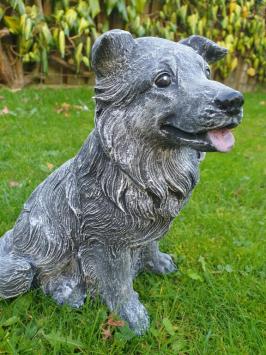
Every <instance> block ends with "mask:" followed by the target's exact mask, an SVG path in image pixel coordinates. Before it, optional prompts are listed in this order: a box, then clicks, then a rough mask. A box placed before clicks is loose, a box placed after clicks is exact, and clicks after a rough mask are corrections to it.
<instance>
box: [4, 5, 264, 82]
mask: <svg viewBox="0 0 266 355" xmlns="http://www.w3.org/2000/svg"><path fill="white" fill-rule="evenodd" d="M265 14H266V5H265V2H264V1H261V0H248V1H247V0H231V1H227V0H210V1H203V0H200V1H197V0H192V1H189V0H162V1H160V2H159V1H155V0H107V1H100V0H89V1H83V0H73V1H68V0H56V1H53V0H43V1H41V0H37V1H36V0H35V1H30V0H28V1H27V0H25V1H23V0H10V1H2V2H1V5H0V79H1V77H2V81H6V82H8V81H10V80H11V81H12V80H13V81H14V80H15V79H16V76H17V77H20V76H21V74H20V75H19V71H22V70H23V65H22V63H40V65H41V68H42V71H43V72H44V73H47V72H48V68H49V66H48V59H49V57H50V56H52V57H53V59H54V60H57V61H58V62H59V63H61V64H64V65H65V66H67V67H69V68H72V69H73V68H75V70H76V71H77V72H79V71H81V72H84V71H86V68H90V60H89V58H90V50H91V45H92V43H93V41H94V40H95V38H96V37H97V36H98V35H99V34H101V33H102V32H105V31H107V30H109V29H111V28H114V27H120V28H124V29H127V30H129V31H130V32H132V33H133V34H135V35H136V36H144V35H152V36H161V37H164V38H168V39H171V40H178V39H180V38H184V37H186V36H188V35H191V34H199V35H202V36H206V37H208V38H211V39H213V40H214V41H216V42H218V43H219V44H221V45H222V46H225V47H227V48H228V50H229V55H228V56H227V58H226V60H225V61H223V62H221V63H219V64H217V65H216V67H215V72H216V75H218V76H219V77H220V78H222V79H223V78H226V77H227V76H228V75H229V74H230V73H231V72H232V71H234V70H235V69H236V68H237V66H238V65H239V64H240V62H241V63H243V62H244V63H246V64H247V75H249V76H251V77H255V78H256V79H257V81H259V82H263V81H265V77H266V58H265V52H266V36H265ZM1 58H2V59H1ZM3 58H4V59H5V60H4V59H3ZM10 59H12V60H13V62H15V63H20V65H16V66H15V67H14V66H13V68H12V69H13V71H14V70H15V74H16V75H15V74H14V73H13V76H12V74H10V73H9V76H10V77H11V79H9V80H8V78H6V76H7V72H8V71H9V70H8V69H7V68H6V65H9V66H10ZM1 63H2V65H1ZM24 67H25V65H24ZM87 70H88V69H87ZM16 72H17V73H16ZM14 78H15V79H14ZM20 80H21V78H20ZM24 81H25V80H24ZM18 85H19V84H18Z"/></svg>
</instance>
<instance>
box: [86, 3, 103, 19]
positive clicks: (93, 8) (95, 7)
mask: <svg viewBox="0 0 266 355" xmlns="http://www.w3.org/2000/svg"><path fill="white" fill-rule="evenodd" d="M89 5H90V12H91V16H92V18H94V17H95V16H97V15H98V13H99V12H100V11H101V9H100V4H99V0H90V1H89Z"/></svg>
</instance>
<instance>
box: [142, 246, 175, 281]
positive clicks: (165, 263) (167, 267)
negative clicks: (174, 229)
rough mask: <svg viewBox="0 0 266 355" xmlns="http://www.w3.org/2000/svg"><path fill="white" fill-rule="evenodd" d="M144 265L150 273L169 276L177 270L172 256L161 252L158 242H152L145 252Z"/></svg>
mask: <svg viewBox="0 0 266 355" xmlns="http://www.w3.org/2000/svg"><path fill="white" fill-rule="evenodd" d="M143 255H144V256H143V257H144V260H143V264H144V267H145V268H146V269H148V270H149V271H152V272H155V273H158V274H167V273H169V272H174V271H176V270H177V267H176V265H175V264H174V262H173V260H172V258H171V256H170V255H168V254H166V253H162V252H161V251H160V250H159V245H158V242H156V241H153V242H150V243H149V244H148V245H147V246H146V248H145V250H144V254H143Z"/></svg>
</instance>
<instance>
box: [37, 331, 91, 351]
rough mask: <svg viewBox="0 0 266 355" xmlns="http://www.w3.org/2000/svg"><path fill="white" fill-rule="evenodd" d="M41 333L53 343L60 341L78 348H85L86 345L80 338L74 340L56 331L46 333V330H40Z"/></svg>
mask: <svg viewBox="0 0 266 355" xmlns="http://www.w3.org/2000/svg"><path fill="white" fill-rule="evenodd" d="M39 334H40V335H42V336H43V337H44V338H45V339H46V340H48V342H49V343H50V344H51V345H54V344H57V343H60V344H65V345H69V346H73V347H75V348H78V349H85V345H84V344H83V343H81V342H80V341H78V340H74V339H72V338H70V337H63V336H61V335H58V334H56V333H50V334H44V332H40V333H39Z"/></svg>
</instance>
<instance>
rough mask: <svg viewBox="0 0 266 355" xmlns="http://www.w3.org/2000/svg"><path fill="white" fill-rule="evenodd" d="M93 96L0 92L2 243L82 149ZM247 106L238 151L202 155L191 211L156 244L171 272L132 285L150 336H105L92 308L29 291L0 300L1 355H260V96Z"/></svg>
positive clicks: (265, 268)
mask: <svg viewBox="0 0 266 355" xmlns="http://www.w3.org/2000/svg"><path fill="white" fill-rule="evenodd" d="M92 94H93V92H92V90H91V89H89V88H86V87H83V88H74V89H62V88H60V89H51V88H43V89H36V88H29V89H25V90H22V91H19V92H14V93H13V92H9V91H7V90H4V89H2V90H0V112H2V114H1V115H0V136H1V139H0V236H1V235H3V234H4V232H5V231H6V230H8V229H9V228H11V227H12V226H13V224H14V222H15V220H16V218H17V216H18V214H19V212H20V210H21V208H22V206H23V203H24V202H25V200H26V199H27V197H28V196H29V195H30V193H31V191H32V190H33V189H34V188H35V187H36V186H37V185H38V184H39V183H40V182H41V181H42V180H43V179H45V177H46V176H47V175H48V174H49V173H51V172H52V171H53V169H55V168H56V167H58V166H59V165H60V164H62V163H63V162H64V161H66V160H67V159H69V158H70V157H72V156H73V155H75V154H76V152H77V151H78V150H79V148H80V146H81V144H82V142H83V141H84V139H85V137H86V136H87V135H88V133H89V131H90V130H91V129H92V127H93V111H94V102H93V99H92V98H91V97H92ZM245 100H246V103H245V115H244V120H243V123H242V124H241V126H240V127H239V128H237V129H236V131H235V135H236V146H235V148H234V149H233V151H232V152H231V153H230V154H218V153H209V154H208V155H207V157H206V159H205V161H204V162H203V163H202V167H201V181H200V183H199V185H198V186H197V188H196V190H195V191H194V193H193V196H192V198H191V200H190V202H189V203H188V205H187V206H186V208H185V209H184V210H183V211H182V212H181V214H180V216H179V217H178V218H176V220H175V222H174V225H173V227H172V228H171V230H170V232H169V233H168V235H167V236H166V238H165V239H163V240H162V241H161V248H162V250H163V251H167V252H168V253H170V254H171V255H172V256H173V259H174V260H175V262H176V263H177V264H178V265H179V271H178V272H176V273H174V274H171V275H167V276H158V275H152V274H142V275H140V276H139V277H138V278H137V279H136V281H135V289H136V290H137V291H138V292H139V294H140V298H141V300H142V301H143V303H144V304H145V306H146V307H147V309H148V311H149V313H150V316H151V328H150V330H149V332H148V333H147V334H146V335H144V336H143V337H133V336H132V333H131V332H130V331H129V330H128V328H127V327H117V326H110V328H111V329H110V330H111V336H110V334H109V337H108V339H104V336H103V329H105V330H108V327H107V325H106V324H107V321H108V316H109V314H108V310H107V308H106V307H105V306H103V305H102V304H101V302H100V301H99V300H96V301H94V302H93V301H90V300H87V302H86V304H85V306H84V307H83V309H81V310H72V309H70V308H69V307H67V306H64V307H60V306H58V305H56V304H55V303H54V302H53V300H52V299H50V298H48V297H45V296H44V295H43V294H42V293H41V292H40V290H33V291H31V292H29V293H27V294H25V295H22V296H20V297H18V298H16V299H12V300H8V301H4V300H1V301H0V354H42V355H43V354H72V353H78V352H80V353H84V354H200V355H201V354H211V355H212V354H230V355H232V354H241V355H242V354H250V355H251V354H252V355H253V354H266V333H265V329H266V327H265V323H266V317H265V309H266V307H265V295H266V282H265V278H266V265H265V255H266V245H265V227H266V220H265V214H266V208H265V207H266V206H265V187H266V170H265V169H266V168H265V161H266V145H265V142H266V95H265V93H260V92H258V93H252V94H246V95H245ZM109 319H110V318H109ZM105 334H107V336H108V332H107V331H105Z"/></svg>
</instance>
